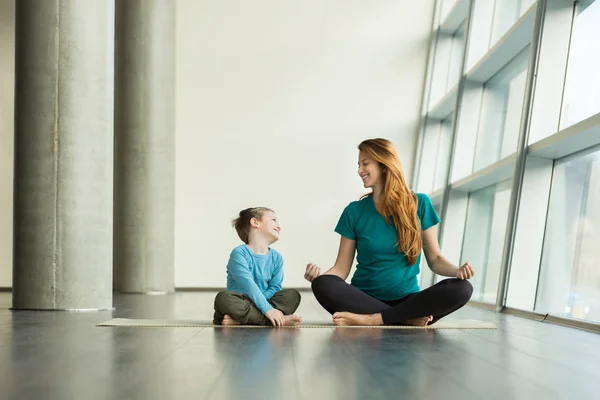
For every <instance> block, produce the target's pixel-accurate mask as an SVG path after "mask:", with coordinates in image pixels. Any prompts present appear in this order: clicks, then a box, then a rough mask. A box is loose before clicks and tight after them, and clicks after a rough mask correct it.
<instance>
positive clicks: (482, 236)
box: [461, 181, 511, 303]
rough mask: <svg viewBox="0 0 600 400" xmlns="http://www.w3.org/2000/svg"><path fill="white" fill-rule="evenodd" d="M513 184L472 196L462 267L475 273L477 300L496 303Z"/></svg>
mask: <svg viewBox="0 0 600 400" xmlns="http://www.w3.org/2000/svg"><path fill="white" fill-rule="evenodd" d="M510 184H511V183H510V181H507V182H502V183H500V184H498V185H493V186H489V187H486V188H484V189H480V190H477V191H475V192H473V193H471V195H470V196H469V205H468V211H467V221H466V226H465V235H464V240H463V249H462V255H461V265H462V264H463V263H465V262H467V261H469V262H471V264H472V265H473V268H474V269H475V276H474V277H473V279H472V280H471V283H472V284H473V300H477V301H483V302H486V303H494V302H495V301H496V292H497V290H498V281H499V277H500V269H501V264H502V252H503V249H504V235H505V231H506V223H507V221H508V208H509V200H510V192H511V190H510V189H511V187H510Z"/></svg>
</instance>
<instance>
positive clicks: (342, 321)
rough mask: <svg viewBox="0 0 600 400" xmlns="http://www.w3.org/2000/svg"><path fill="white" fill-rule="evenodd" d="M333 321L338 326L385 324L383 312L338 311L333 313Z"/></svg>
mask: <svg viewBox="0 0 600 400" xmlns="http://www.w3.org/2000/svg"><path fill="white" fill-rule="evenodd" d="M333 323H334V324H335V325H337V326H379V325H383V320H382V319H381V314H354V313H350V312H336V313H335V314H333Z"/></svg>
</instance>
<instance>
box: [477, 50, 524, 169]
mask: <svg viewBox="0 0 600 400" xmlns="http://www.w3.org/2000/svg"><path fill="white" fill-rule="evenodd" d="M528 54H529V47H527V48H526V49H525V50H523V51H522V52H521V53H520V54H519V55H518V56H516V57H515V58H514V59H513V60H512V61H511V62H510V63H509V64H507V65H506V67H504V68H503V69H501V70H500V72H498V74H496V76H494V77H493V78H492V79H490V80H489V81H488V82H487V83H486V84H485V85H484V88H483V101H482V105H481V119H480V123H479V128H478V133H477V146H476V149H475V161H474V165H473V170H474V171H478V170H480V169H482V168H485V167H487V166H488V165H490V164H492V163H494V162H496V161H498V160H499V159H500V158H502V157H506V156H508V155H510V154H512V153H514V152H515V151H516V150H517V138H518V136H519V125H520V120H521V111H522V107H523V98H524V94H525V81H526V77H527V60H528Z"/></svg>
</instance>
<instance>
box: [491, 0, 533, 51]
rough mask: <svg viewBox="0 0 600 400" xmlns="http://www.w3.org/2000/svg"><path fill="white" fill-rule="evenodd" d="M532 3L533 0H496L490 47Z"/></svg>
mask: <svg viewBox="0 0 600 400" xmlns="http://www.w3.org/2000/svg"><path fill="white" fill-rule="evenodd" d="M534 3H535V1H534V0H496V3H495V5H494V20H493V22H492V38H491V39H492V40H491V43H490V47H492V46H494V45H495V44H496V43H497V42H498V40H500V39H501V38H502V36H504V34H505V33H506V32H508V31H509V30H510V28H511V27H512V26H513V25H514V23H515V22H517V20H518V19H519V18H520V17H521V16H522V15H523V14H525V12H527V10H528V9H529V7H531V6H532V5H533V4H534Z"/></svg>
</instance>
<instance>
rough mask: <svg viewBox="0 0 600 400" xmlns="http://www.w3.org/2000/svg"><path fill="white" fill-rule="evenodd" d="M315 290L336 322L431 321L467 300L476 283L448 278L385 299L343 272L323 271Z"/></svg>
mask: <svg viewBox="0 0 600 400" xmlns="http://www.w3.org/2000/svg"><path fill="white" fill-rule="evenodd" d="M312 290H313V293H314V295H315V297H316V298H317V301H318V302H319V303H320V304H321V305H322V306H323V308H325V309H326V310H327V311H328V312H329V313H330V314H332V315H333V317H334V322H335V323H336V325H382V324H383V325H427V324H433V323H435V322H437V321H438V320H439V319H441V318H443V317H445V316H446V315H448V314H451V313H453V312H454V311H456V310H458V309H459V308H461V307H463V306H464V305H465V304H467V302H468V301H469V299H470V298H471V295H472V293H473V286H471V283H469V281H467V280H460V279H445V280H443V281H441V282H438V283H437V284H435V285H433V286H431V287H429V288H427V289H425V290H422V291H420V292H418V293H413V294H410V295H408V296H406V297H404V298H402V299H400V300H396V301H390V302H382V301H379V300H377V299H375V298H373V297H371V296H369V295H368V294H366V293H365V292H363V291H361V290H359V289H357V288H355V287H354V286H352V285H349V284H348V283H346V282H345V281H344V280H343V279H342V278H340V277H339V276H336V275H321V276H319V277H318V278H316V279H315V280H314V281H313V282H312Z"/></svg>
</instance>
